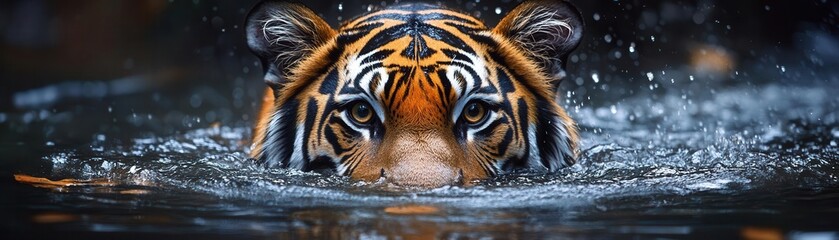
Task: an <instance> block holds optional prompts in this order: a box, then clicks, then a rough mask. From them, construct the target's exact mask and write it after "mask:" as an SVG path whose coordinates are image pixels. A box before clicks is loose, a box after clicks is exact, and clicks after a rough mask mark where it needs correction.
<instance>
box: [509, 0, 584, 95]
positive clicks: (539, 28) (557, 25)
mask: <svg viewBox="0 0 839 240" xmlns="http://www.w3.org/2000/svg"><path fill="white" fill-rule="evenodd" d="M493 31H494V32H496V33H498V34H501V35H503V36H505V37H507V38H508V39H510V40H512V41H513V42H514V43H516V44H517V45H518V46H519V47H520V48H521V49H522V50H525V51H526V52H527V55H528V57H530V58H531V59H533V60H535V61H536V62H537V63H538V64H539V65H540V67H542V69H543V71H545V72H546V73H547V74H549V75H551V76H552V77H553V76H555V75H560V76H561V74H562V73H563V69H564V68H565V61H566V60H567V59H568V54H569V53H570V52H571V51H573V50H574V49H575V48H577V46H578V45H579V44H580V39H581V38H582V36H583V18H582V15H581V14H580V11H578V10H577V8H576V7H574V6H573V5H571V3H568V2H566V1H563V0H534V1H525V2H523V3H521V4H519V5H518V6H517V7H516V8H514V9H513V10H512V11H510V12H509V13H508V14H507V15H506V16H505V17H504V18H503V19H501V22H499V23H498V26H496V27H495V29H494V30H493ZM558 82H559V81H555V84H558ZM554 87H556V86H554Z"/></svg>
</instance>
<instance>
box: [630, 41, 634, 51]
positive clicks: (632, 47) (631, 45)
mask: <svg viewBox="0 0 839 240" xmlns="http://www.w3.org/2000/svg"><path fill="white" fill-rule="evenodd" d="M629 52H631V53H634V52H635V42H631V43H629Z"/></svg>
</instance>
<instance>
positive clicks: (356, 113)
mask: <svg viewBox="0 0 839 240" xmlns="http://www.w3.org/2000/svg"><path fill="white" fill-rule="evenodd" d="M350 115H352V118H353V120H355V121H356V122H358V123H361V124H364V123H367V122H369V121H370V119H372V118H373V112H372V111H370V106H369V105H367V104H366V103H356V104H355V105H353V107H352V111H350Z"/></svg>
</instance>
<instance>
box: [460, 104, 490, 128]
mask: <svg viewBox="0 0 839 240" xmlns="http://www.w3.org/2000/svg"><path fill="white" fill-rule="evenodd" d="M486 113H487V111H486V108H485V107H484V105H483V104H481V103H479V102H470V103H469V104H467V105H466V108H464V109H463V120H466V123H469V124H477V123H480V122H481V121H482V120H484V117H486V115H487V114H486Z"/></svg>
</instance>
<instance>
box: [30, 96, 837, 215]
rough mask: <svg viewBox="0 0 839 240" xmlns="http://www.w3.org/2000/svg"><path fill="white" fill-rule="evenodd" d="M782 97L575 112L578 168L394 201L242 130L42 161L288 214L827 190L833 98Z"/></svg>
mask: <svg viewBox="0 0 839 240" xmlns="http://www.w3.org/2000/svg"><path fill="white" fill-rule="evenodd" d="M787 90H788V88H781V87H779V86H775V85H769V86H766V87H763V88H760V89H758V90H757V91H754V92H751V91H750V92H751V94H750V96H751V97H748V98H744V97H743V96H742V94H743V92H745V91H746V90H743V89H731V90H724V91H717V92H716V93H715V94H709V95H706V96H704V97H694V98H691V99H686V98H682V97H678V96H671V95H666V96H665V97H664V98H663V99H660V100H657V101H654V100H650V99H649V98H641V97H638V98H634V99H627V100H625V101H623V102H622V103H621V104H620V106H621V107H620V108H619V109H616V111H611V110H609V107H593V108H582V109H580V111H579V112H578V113H576V114H574V115H575V118H576V119H578V120H579V121H580V123H581V126H582V129H583V135H582V136H583V143H582V149H583V151H582V153H581V156H580V160H579V163H578V164H576V165H574V166H572V167H570V168H566V169H563V170H561V171H560V172H559V173H557V174H553V175H541V174H518V175H504V176H500V177H498V178H495V179H491V180H488V181H485V182H482V183H480V184H478V185H477V186H472V187H443V188H438V189H431V190H420V191H392V190H393V189H390V188H387V187H383V186H381V185H380V184H369V183H362V182H354V181H351V180H349V179H348V178H346V177H340V176H335V175H332V174H330V173H312V172H300V171H294V170H287V169H266V168H263V167H262V166H259V165H257V164H255V163H254V161H252V160H251V159H248V158H247V155H246V154H245V153H244V151H243V149H246V142H247V136H249V130H248V128H229V127H214V128H206V129H196V130H193V131H190V132H188V133H186V134H183V135H176V136H162V137H145V138H136V139H134V140H133V142H132V143H131V144H128V145H126V146H115V145H109V144H107V143H106V142H105V138H104V137H103V138H102V139H100V140H96V141H95V142H94V143H92V144H91V149H90V150H89V151H76V152H71V153H67V152H62V153H56V154H53V155H51V156H48V157H47V158H46V160H48V161H50V162H51V163H52V165H53V167H54V168H53V171H54V175H56V176H64V177H75V178H100V177H104V178H108V179H111V180H112V181H115V182H118V183H120V184H124V185H129V186H130V185H137V186H143V187H147V188H149V189H151V190H152V191H169V190H177V191H184V192H195V193H201V194H210V195H214V196H217V197H221V198H228V199H241V200H246V201H251V202H253V203H255V204H260V205H265V206H293V207H341V206H389V205H394V204H404V203H418V204H433V205H442V206H449V207H454V208H459V209H470V208H480V209H492V208H528V207H550V208H575V207H592V206H598V204H597V203H598V202H602V201H608V200H610V199H626V198H633V197H645V196H669V195H677V196H686V195H691V194H696V193H705V192H713V193H729V192H735V191H748V190H754V189H761V188H764V187H767V186H772V187H775V188H777V187H781V188H784V187H787V188H793V187H819V186H836V184H837V183H839V176H837V174H836V172H837V171H836V169H837V167H839V163H837V154H838V153H839V149H837V147H836V146H835V144H833V145H831V144H830V142H835V141H836V140H837V136H836V135H837V134H836V133H837V132H839V126H837V124H836V123H837V121H836V120H837V116H836V114H835V113H833V112H832V110H831V109H835V106H836V104H837V102H836V101H837V100H836V99H832V98H829V97H827V96H829V93H828V92H827V91H829V90H828V89H826V88H799V89H795V91H796V92H804V93H806V94H804V95H789V94H785V93H784V92H785V91H787ZM805 96H806V97H805ZM650 106H651V107H650ZM604 109H605V110H604ZM781 109H783V110H781ZM674 113H680V114H674ZM630 116H634V117H630ZM661 204H665V205H676V206H678V205H679V204H683V203H681V202H678V201H671V202H662V203H661Z"/></svg>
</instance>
